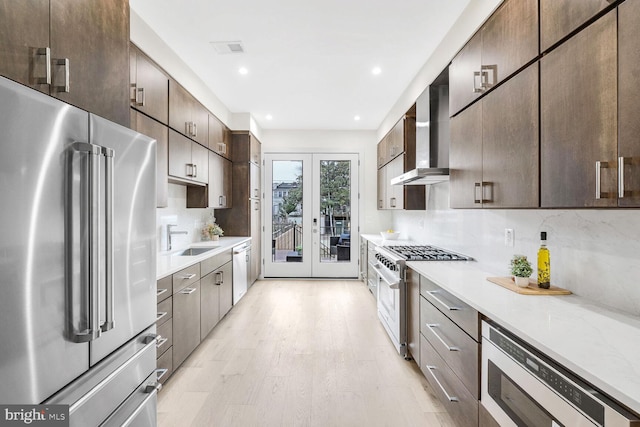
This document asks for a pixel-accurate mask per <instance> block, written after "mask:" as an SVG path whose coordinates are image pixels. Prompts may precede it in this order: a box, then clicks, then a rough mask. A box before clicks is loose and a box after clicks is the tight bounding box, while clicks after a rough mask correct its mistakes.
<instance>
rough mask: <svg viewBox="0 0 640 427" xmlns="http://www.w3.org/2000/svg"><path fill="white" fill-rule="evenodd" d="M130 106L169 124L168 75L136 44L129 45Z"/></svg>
mask: <svg viewBox="0 0 640 427" xmlns="http://www.w3.org/2000/svg"><path fill="white" fill-rule="evenodd" d="M130 49H131V52H130V62H129V67H130V72H129V77H130V84H129V87H130V90H131V94H130V99H131V107H133V108H135V109H136V110H138V111H141V112H143V113H144V114H146V115H148V116H150V117H153V118H154V119H156V120H158V121H159V122H161V123H164V124H165V125H168V124H169V76H168V75H167V74H165V72H164V71H162V69H161V68H160V67H159V66H157V65H156V64H155V63H154V62H153V61H152V60H151V59H149V57H147V56H146V55H145V54H144V53H142V51H140V49H138V48H137V47H136V46H134V45H131V47H130Z"/></svg>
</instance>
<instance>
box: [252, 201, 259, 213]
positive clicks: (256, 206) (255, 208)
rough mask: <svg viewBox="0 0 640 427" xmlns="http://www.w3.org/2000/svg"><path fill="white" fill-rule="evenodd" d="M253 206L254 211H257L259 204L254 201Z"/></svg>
mask: <svg viewBox="0 0 640 427" xmlns="http://www.w3.org/2000/svg"><path fill="white" fill-rule="evenodd" d="M253 206H254V208H253V210H254V211H259V210H260V204H259V203H258V202H254V205H253Z"/></svg>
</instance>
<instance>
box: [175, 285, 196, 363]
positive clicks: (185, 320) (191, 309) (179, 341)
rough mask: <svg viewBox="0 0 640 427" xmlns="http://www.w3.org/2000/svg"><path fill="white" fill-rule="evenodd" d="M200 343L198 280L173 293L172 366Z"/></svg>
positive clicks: (181, 360)
mask: <svg viewBox="0 0 640 427" xmlns="http://www.w3.org/2000/svg"><path fill="white" fill-rule="evenodd" d="M199 344H200V281H197V282H195V283H192V284H189V285H188V286H186V287H184V288H183V289H181V290H179V291H178V292H176V293H175V294H173V366H174V368H177V367H178V366H180V365H181V364H182V362H184V361H185V359H186V358H187V356H189V355H190V354H191V352H192V351H193V350H195V349H196V347H198V345H199Z"/></svg>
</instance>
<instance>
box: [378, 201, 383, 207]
mask: <svg viewBox="0 0 640 427" xmlns="http://www.w3.org/2000/svg"><path fill="white" fill-rule="evenodd" d="M378 209H382V200H378Z"/></svg>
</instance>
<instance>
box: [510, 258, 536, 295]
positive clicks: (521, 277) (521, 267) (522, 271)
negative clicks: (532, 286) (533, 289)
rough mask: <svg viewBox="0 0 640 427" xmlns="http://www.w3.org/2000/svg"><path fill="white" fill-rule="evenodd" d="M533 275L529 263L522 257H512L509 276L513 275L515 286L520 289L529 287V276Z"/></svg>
mask: <svg viewBox="0 0 640 427" xmlns="http://www.w3.org/2000/svg"><path fill="white" fill-rule="evenodd" d="M531 273H533V268H532V267H531V263H530V262H529V260H527V257H526V256H524V255H514V256H513V259H512V260H511V274H513V277H514V280H515V282H516V285H517V286H519V287H521V288H526V287H527V286H529V276H531Z"/></svg>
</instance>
